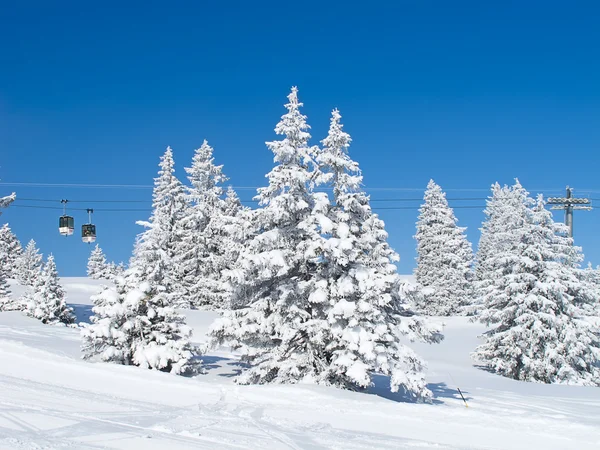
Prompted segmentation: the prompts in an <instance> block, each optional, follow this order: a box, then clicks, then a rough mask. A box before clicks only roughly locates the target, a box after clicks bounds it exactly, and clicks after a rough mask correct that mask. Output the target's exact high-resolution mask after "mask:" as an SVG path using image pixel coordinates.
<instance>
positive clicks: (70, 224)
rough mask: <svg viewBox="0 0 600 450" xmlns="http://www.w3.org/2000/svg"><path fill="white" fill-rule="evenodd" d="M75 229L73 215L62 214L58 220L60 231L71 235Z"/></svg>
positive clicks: (62, 233)
mask: <svg viewBox="0 0 600 450" xmlns="http://www.w3.org/2000/svg"><path fill="white" fill-rule="evenodd" d="M74 230H75V221H74V220H73V218H72V217H71V216H61V217H60V219H59V221H58V231H59V233H60V234H61V235H63V236H71V235H72V234H73V231H74Z"/></svg>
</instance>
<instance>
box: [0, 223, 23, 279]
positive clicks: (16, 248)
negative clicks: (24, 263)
mask: <svg viewBox="0 0 600 450" xmlns="http://www.w3.org/2000/svg"><path fill="white" fill-rule="evenodd" d="M22 254H23V248H22V247H21V243H20V242H19V240H18V239H17V236H15V234H14V233H13V232H12V230H11V229H10V227H9V226H8V224H4V225H3V226H2V227H1V228H0V266H3V267H0V270H1V269H2V268H3V269H4V272H5V274H6V276H7V277H8V278H14V276H15V265H16V262H17V259H19V256H21V255H22Z"/></svg>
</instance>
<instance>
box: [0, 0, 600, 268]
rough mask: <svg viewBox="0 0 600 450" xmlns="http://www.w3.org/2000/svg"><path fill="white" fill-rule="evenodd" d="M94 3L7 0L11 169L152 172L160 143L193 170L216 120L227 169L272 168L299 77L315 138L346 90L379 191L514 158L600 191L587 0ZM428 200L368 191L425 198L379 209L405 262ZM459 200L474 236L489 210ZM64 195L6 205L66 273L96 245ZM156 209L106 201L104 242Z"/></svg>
mask: <svg viewBox="0 0 600 450" xmlns="http://www.w3.org/2000/svg"><path fill="white" fill-rule="evenodd" d="M51 3H53V4H52V5H51ZM83 3H86V4H83ZM83 3H82V2H68V1H67V2H60V5H59V6H57V5H58V4H57V3H56V2H35V1H30V2H12V4H8V3H7V2H5V4H4V5H3V7H2V9H3V11H2V14H1V15H0V58H1V60H0V61H1V67H2V69H1V70H0V182H2V183H18V182H28V183H68V184H120V185H150V184H151V183H152V178H153V177H154V176H155V175H156V170H157V164H158V159H159V157H160V155H161V154H162V153H163V152H164V150H165V147H166V146H167V145H170V146H171V147H172V148H173V150H174V152H175V159H176V163H177V167H178V175H180V176H181V177H183V170H182V169H183V167H184V166H187V165H189V164H190V161H191V157H192V154H193V150H194V148H196V147H198V146H200V144H201V143H202V140H203V139H205V138H206V139H208V141H209V143H210V144H212V145H213V147H214V148H215V157H216V160H217V161H218V162H219V163H222V164H224V165H225V172H226V174H227V175H228V176H229V178H230V183H231V184H232V185H233V186H240V187H256V186H262V185H264V183H265V179H264V174H265V173H267V172H268V171H269V170H270V169H271V167H272V154H271V153H270V152H269V150H268V149H267V148H266V147H265V145H264V142H265V141H268V140H272V139H274V138H275V135H274V133H273V128H274V126H275V124H276V123H277V121H278V120H279V117H280V116H281V114H283V112H284V108H283V104H284V103H285V100H286V95H287V94H288V92H289V89H290V87H291V86H293V85H296V86H298V87H299V95H300V100H301V101H303V102H304V104H305V107H304V110H303V111H304V113H305V114H306V115H307V116H308V122H309V124H310V125H311V126H312V134H313V142H314V143H317V141H318V140H320V139H322V138H323V137H324V136H325V134H326V132H327V127H328V121H329V114H330V111H331V109H332V108H334V107H337V108H339V109H340V111H341V113H342V116H343V121H344V123H345V129H346V130H347V131H348V132H349V133H350V134H351V135H352V137H353V146H352V147H351V150H350V151H351V155H352V156H353V158H354V159H356V160H357V161H358V162H359V163H360V165H361V168H362V169H363V172H364V177H365V185H366V187H367V190H368V191H369V192H370V194H371V197H372V199H373V200H386V199H387V200H390V199H401V198H403V199H413V198H420V197H422V191H423V189H424V188H425V186H426V184H427V182H428V180H429V179H430V178H433V179H435V180H436V181H437V182H438V183H439V184H440V185H441V186H442V188H444V189H446V190H448V197H449V198H465V197H467V198H476V199H480V198H485V197H486V196H487V195H488V192H489V186H490V185H491V184H492V183H493V182H495V181H499V182H500V183H502V184H504V183H512V182H513V179H514V178H515V177H518V178H519V179H520V181H521V182H522V184H523V185H524V186H525V187H526V188H527V189H529V190H530V191H531V192H532V193H536V192H538V191H540V190H541V191H542V192H544V193H546V194H553V195H559V194H560V195H562V193H563V191H564V187H565V186H566V185H567V184H569V185H571V186H573V187H574V188H575V189H576V190H575V194H576V195H586V194H589V195H590V196H591V197H592V198H599V199H600V181H599V179H598V175H597V174H598V162H599V159H600V157H599V156H598V146H599V143H600V126H599V125H600V119H599V118H600V87H599V86H600V85H599V84H598V80H599V79H600V58H598V48H599V46H600V27H598V26H597V17H598V15H599V14H600V6H598V5H597V4H596V3H595V2H591V1H589V2H577V1H573V2H568V3H565V2H555V1H550V2H548V1H544V2H541V1H539V2H538V1H528V2H516V1H515V2H495V4H493V5H492V4H489V3H488V2H475V1H473V2H461V1H457V2H443V1H426V0H422V1H397V2H377V1H376V2H367V3H364V2H322V1H321V2H311V1H304V2H288V3H286V2H241V1H240V2H178V1H172V2H101V3H100V2H96V3H95V4H90V3H89V2H83ZM390 188H394V189H395V190H390ZM12 190H16V192H17V195H18V197H20V198H22V199H41V200H49V201H46V202H33V201H29V200H20V201H19V202H17V203H16V204H15V206H19V205H21V206H34V205H41V206H46V207H48V206H50V207H52V206H60V204H59V203H58V201H60V199H63V198H67V199H69V200H82V201H83V202H82V203H72V206H73V207H77V208H84V209H85V208H88V207H92V208H96V209H101V208H105V209H117V208H125V209H145V208H148V207H149V202H150V195H151V191H150V190H149V189H143V188H140V189H132V188H127V189H125V188H102V189H100V188H84V187H77V188H75V187H72V188H65V187H60V188H58V187H44V188H41V187H32V186H14V185H8V184H0V194H8V193H10V192H11V191H12ZM239 194H240V197H241V198H242V199H243V200H248V199H250V198H251V197H252V196H253V195H254V190H247V189H240V190H239ZM98 200H101V201H107V200H108V201H113V200H120V201H139V203H112V202H97V201H98ZM53 202H56V203H53ZM597 203H598V204H600V202H597ZM418 204H419V202H418V201H379V202H377V201H374V202H373V206H374V207H375V208H378V207H379V208H382V207H383V208H390V207H395V206H402V207H405V208H406V207H413V208H410V209H379V211H378V212H379V213H380V215H381V216H382V218H383V219H384V220H385V221H386V224H387V229H388V232H389V234H390V242H391V244H392V246H393V247H394V248H395V249H396V250H397V251H398V252H399V253H400V256H401V258H402V259H401V263H400V271H401V272H402V273H409V272H411V271H412V269H413V267H414V257H415V253H414V248H415V242H414V239H413V238H412V236H413V235H414V232H415V229H414V224H415V220H416V217H417V210H416V207H417V206H418ZM451 204H452V205H472V206H478V205H481V206H482V205H484V201H483V200H471V201H463V200H456V201H451ZM456 214H457V216H458V218H459V223H460V224H461V225H463V226H467V227H468V231H467V232H468V236H469V239H470V240H471V241H472V242H473V243H474V246H476V244H477V240H478V238H479V235H478V228H479V227H480V225H481V220H482V219H483V214H482V212H481V210H479V209H468V208H461V209H457V210H456ZM59 215H60V211H56V210H51V209H36V208H24V207H11V208H9V209H8V210H5V211H4V213H3V215H2V216H1V217H0V223H4V222H9V223H10V225H11V226H12V228H13V229H14V231H15V232H16V233H17V234H18V236H19V237H20V239H21V240H22V241H24V242H26V241H28V240H29V239H31V238H34V239H35V240H36V241H37V242H38V244H39V246H40V248H41V250H42V251H43V252H44V253H45V254H48V253H53V254H54V255H55V257H56V259H57V264H58V267H59V270H60V273H61V275H63V276H73V275H82V274H84V271H85V264H86V261H87V256H88V254H89V251H90V250H91V248H90V247H89V246H87V245H86V244H83V243H82V242H81V239H80V238H79V237H78V236H74V237H70V238H64V237H61V236H59V235H58V230H57V226H58V225H57V222H58V216H59ZM73 215H74V216H75V220H76V225H78V226H79V225H81V224H82V223H84V222H85V221H86V214H85V212H84V211H74V212H73ZM147 215H148V213H147V212H145V211H130V212H111V211H98V212H97V213H96V214H95V216H94V219H95V222H96V224H97V226H98V235H99V237H98V243H99V244H100V245H101V246H102V247H103V249H104V250H105V252H106V253H107V255H108V257H109V258H110V259H114V260H116V261H120V260H124V261H127V259H128V258H129V255H130V253H131V248H132V244H133V242H134V239H135V235H136V233H138V232H139V231H140V229H139V227H138V226H137V225H135V223H134V222H135V220H138V219H145V218H147ZM556 218H557V219H558V220H562V219H563V215H562V213H558V214H557V215H556ZM599 220H600V213H599V212H598V211H591V212H583V211H581V212H577V213H576V217H575V238H576V242H577V244H579V245H581V246H583V248H584V252H585V254H586V258H587V260H591V261H592V262H593V263H594V264H600V245H599V244H598V240H597V234H596V230H597V228H598V224H599Z"/></svg>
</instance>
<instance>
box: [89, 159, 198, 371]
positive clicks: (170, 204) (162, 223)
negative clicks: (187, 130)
mask: <svg viewBox="0 0 600 450" xmlns="http://www.w3.org/2000/svg"><path fill="white" fill-rule="evenodd" d="M173 172H174V163H173V154H172V151H171V149H170V148H168V149H167V151H166V152H165V155H164V156H163V157H162V158H161V163H160V170H159V176H158V178H157V179H156V180H155V187H154V192H153V212H152V215H151V217H150V220H149V221H148V222H144V223H143V224H144V225H146V226H147V228H148V229H147V230H146V231H145V232H144V233H142V234H141V236H139V238H138V240H137V242H136V247H135V249H134V256H133V257H132V258H131V262H130V266H129V268H128V269H127V270H126V271H125V273H124V276H123V277H117V279H116V281H115V288H108V289H105V290H104V291H103V292H102V293H101V294H100V295H98V296H95V297H94V308H93V312H94V315H93V316H92V318H91V322H92V323H91V325H89V326H86V327H85V328H84V330H83V331H82V340H83V343H82V351H83V353H84V355H83V356H84V358H88V359H89V358H93V357H96V356H97V357H99V358H100V359H101V360H103V361H110V362H116V363H120V364H133V365H137V366H141V367H145V368H149V369H155V370H161V371H166V372H171V373H175V374H181V373H188V372H192V371H194V370H196V368H197V365H198V364H199V361H197V360H196V359H195V353H196V349H195V348H194V347H193V346H192V345H191V344H190V342H189V337H190V335H191V329H190V328H189V327H188V326H187V325H186V324H185V317H184V316H182V315H180V314H178V313H177V312H176V311H175V309H174V307H173V301H174V299H175V298H177V295H178V292H177V284H178V281H177V279H176V275H177V272H176V271H175V270H174V255H175V249H176V245H177V243H178V236H177V234H176V233H175V223H176V222H177V220H179V219H180V217H181V213H182V211H183V209H184V206H185V202H184V198H183V188H182V185H181V183H179V181H178V180H177V179H176V178H175V177H174V175H173Z"/></svg>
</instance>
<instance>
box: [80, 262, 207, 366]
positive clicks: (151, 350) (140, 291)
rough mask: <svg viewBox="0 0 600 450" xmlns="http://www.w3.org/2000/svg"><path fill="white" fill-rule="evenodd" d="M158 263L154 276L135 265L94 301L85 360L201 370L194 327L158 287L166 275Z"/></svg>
mask: <svg viewBox="0 0 600 450" xmlns="http://www.w3.org/2000/svg"><path fill="white" fill-rule="evenodd" d="M163 269H164V266H163V262H162V261H160V260H158V261H157V267H155V270H153V271H152V274H153V277H156V279H155V278H151V279H149V280H148V281H140V279H139V276H140V275H144V276H146V275H145V274H146V272H145V271H144V270H140V268H138V267H133V268H131V269H129V270H127V271H126V272H125V275H124V276H121V277H117V278H116V279H115V287H114V288H109V287H106V288H105V289H104V290H103V291H102V292H101V293H100V294H98V295H95V296H93V297H92V301H93V302H94V306H93V308H92V311H93V313H94V315H92V317H91V318H90V319H91V324H89V325H87V326H84V327H83V329H82V333H81V334H82V351H83V358H84V359H92V358H95V357H98V358H99V359H100V360H101V361H104V362H114V363H117V364H125V365H136V366H140V367H143V368H148V369H154V370H161V371H164V372H170V373H174V374H186V373H191V372H195V371H197V370H198V366H199V364H200V363H201V362H200V361H199V360H197V359H195V357H196V354H197V349H196V348H194V347H193V346H192V345H191V344H190V342H189V337H190V336H191V328H190V327H188V326H187V325H185V318H184V317H183V316H182V315H180V314H178V313H177V312H176V311H175V309H174V308H173V307H172V306H170V305H169V302H170V299H169V298H168V296H167V294H166V293H165V290H164V289H163V288H162V286H160V285H159V284H157V280H158V279H160V278H161V272H162V271H163Z"/></svg>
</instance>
